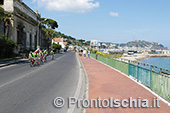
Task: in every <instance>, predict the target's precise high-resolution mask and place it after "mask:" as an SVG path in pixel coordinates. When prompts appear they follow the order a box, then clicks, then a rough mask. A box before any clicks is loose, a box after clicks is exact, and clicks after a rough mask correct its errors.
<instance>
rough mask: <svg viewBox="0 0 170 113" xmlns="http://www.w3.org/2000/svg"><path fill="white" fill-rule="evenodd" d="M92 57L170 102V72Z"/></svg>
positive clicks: (138, 63) (94, 55) (113, 59)
mask: <svg viewBox="0 0 170 113" xmlns="http://www.w3.org/2000/svg"><path fill="white" fill-rule="evenodd" d="M91 57H92V58H94V59H96V60H99V61H101V62H103V63H105V64H107V65H109V66H111V67H113V68H115V69H117V70H119V71H121V72H123V73H125V74H126V75H128V76H131V77H133V78H134V79H135V80H137V81H138V82H140V83H142V84H144V85H145V86H147V87H148V88H150V89H151V90H152V91H154V92H155V93H157V94H158V95H160V96H161V97H163V98H164V99H166V100H167V101H169V102H170V71H169V70H167V69H163V68H160V67H157V66H152V65H149V64H145V63H140V62H136V61H130V60H127V59H122V58H112V59H110V58H107V57H104V56H100V55H96V54H91Z"/></svg>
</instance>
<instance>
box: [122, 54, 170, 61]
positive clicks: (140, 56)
mask: <svg viewBox="0 0 170 113" xmlns="http://www.w3.org/2000/svg"><path fill="white" fill-rule="evenodd" d="M154 57H159V58H160V57H170V54H134V55H126V54H125V55H123V56H122V57H121V58H123V59H127V60H131V61H137V62H140V61H142V60H145V59H147V58H154Z"/></svg>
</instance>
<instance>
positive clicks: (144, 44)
mask: <svg viewBox="0 0 170 113" xmlns="http://www.w3.org/2000/svg"><path fill="white" fill-rule="evenodd" d="M120 46H121V47H125V46H126V47H141V48H150V49H167V47H165V46H164V45H162V44H160V43H157V42H148V41H143V40H134V41H130V42H127V43H122V44H120Z"/></svg>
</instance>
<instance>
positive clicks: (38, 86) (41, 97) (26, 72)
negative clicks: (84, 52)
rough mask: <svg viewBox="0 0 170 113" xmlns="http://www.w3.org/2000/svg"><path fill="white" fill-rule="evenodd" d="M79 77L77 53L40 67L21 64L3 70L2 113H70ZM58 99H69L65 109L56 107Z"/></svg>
mask: <svg viewBox="0 0 170 113" xmlns="http://www.w3.org/2000/svg"><path fill="white" fill-rule="evenodd" d="M79 73H80V66H79V64H78V61H77V58H76V55H75V53H73V52H67V53H64V54H57V55H56V56H55V60H53V61H51V60H50V59H48V62H47V63H45V64H44V65H40V66H36V67H30V66H29V64H28V63H19V64H15V65H12V66H8V67H5V68H0V113H67V111H68V105H67V100H68V97H73V96H74V94H75V92H76V88H77V85H78V81H79V75H80V74H79ZM56 97H63V98H64V99H65V101H66V102H65V103H66V105H65V106H64V107H63V108H56V107H54V105H53V100H54V99H55V98H56Z"/></svg>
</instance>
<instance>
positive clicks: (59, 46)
mask: <svg viewBox="0 0 170 113" xmlns="http://www.w3.org/2000/svg"><path fill="white" fill-rule="evenodd" d="M52 48H53V49H54V51H55V52H56V51H57V52H58V53H59V52H60V49H61V45H60V44H56V43H53V45H52Z"/></svg>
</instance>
